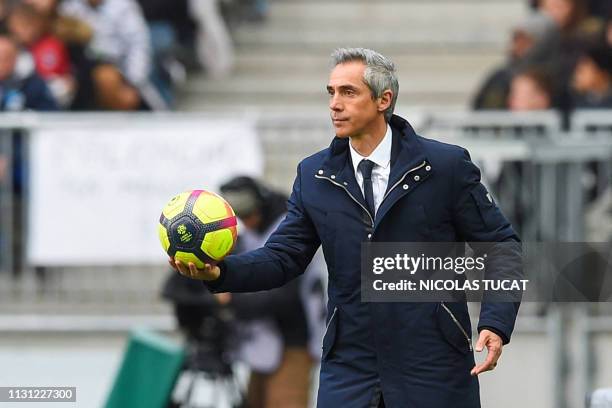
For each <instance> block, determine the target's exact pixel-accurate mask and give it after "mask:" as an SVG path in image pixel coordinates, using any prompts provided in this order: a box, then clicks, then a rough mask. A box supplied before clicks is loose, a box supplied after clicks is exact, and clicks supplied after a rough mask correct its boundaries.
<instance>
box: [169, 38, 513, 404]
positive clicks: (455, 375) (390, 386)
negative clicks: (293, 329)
mask: <svg viewBox="0 0 612 408" xmlns="http://www.w3.org/2000/svg"><path fill="white" fill-rule="evenodd" d="M332 61H333V69H332V71H331V74H330V77H329V82H328V84H327V92H328V93H329V108H330V115H331V120H332V123H333V126H334V129H335V133H336V137H335V138H334V140H333V141H332V143H331V145H330V147H329V148H327V149H324V150H322V151H320V152H318V153H316V154H314V155H312V156H310V157H308V158H306V159H304V160H303V161H302V162H301V163H300V164H299V165H298V169H297V177H296V179H295V183H294V185H293V192H292V194H291V197H290V198H289V201H288V213H287V216H286V217H285V219H284V221H283V222H282V223H281V224H280V225H279V227H278V229H277V230H276V231H275V232H274V233H273V234H272V235H271V236H270V238H269V239H268V241H267V242H266V244H265V245H264V246H263V247H262V248H260V249H257V250H255V251H252V252H249V253H246V254H242V255H237V256H228V257H227V258H226V259H225V260H223V261H222V262H220V263H219V264H218V265H214V264H207V265H205V267H204V269H197V268H196V267H195V265H193V264H191V263H190V264H188V265H184V264H181V263H180V262H178V261H175V260H173V259H171V260H170V263H171V265H172V266H173V267H175V268H176V269H177V270H178V271H179V272H181V273H182V274H184V275H185V276H188V277H191V278H194V279H200V280H203V281H204V284H205V285H206V286H207V287H208V288H209V289H210V290H211V291H213V292H252V291H260V290H267V289H272V288H275V287H278V286H280V285H283V284H284V283H286V282H288V281H289V280H291V279H293V278H295V277H296V276H298V275H299V274H301V273H303V272H304V270H305V269H306V267H307V266H308V263H309V262H310V260H311V259H312V257H313V255H314V253H315V252H316V250H317V248H318V247H319V246H322V247H323V253H324V255H325V260H326V263H327V266H328V271H329V286H328V294H329V302H328V323H327V329H326V333H325V336H324V339H323V350H322V361H321V373H320V386H319V393H318V400H317V405H318V406H319V407H322V408H327V407H331V408H338V407H342V408H353V407H354V408H370V407H374V408H375V407H385V406H386V407H392V408H396V407H397V408H412V407H415V408H448V407H453V408H476V407H480V397H479V386H478V380H477V375H478V374H480V373H482V372H485V371H488V370H492V369H494V368H495V366H496V364H497V359H498V358H499V356H500V354H501V349H502V346H503V344H506V343H508V342H509V341H510V336H511V334H512V331H513V328H514V322H515V319H516V314H517V312H518V306H519V305H518V303H491V302H483V303H482V307H481V313H480V321H479V324H478V332H479V333H480V334H479V337H478V341H477V343H476V346H475V347H474V348H473V347H472V338H471V325H470V318H469V315H468V312H467V304H466V303H465V302H428V303H417V302H405V303H401V302H396V303H387V302H380V303H379V302H372V303H367V302H362V301H361V279H360V278H361V275H360V270H361V246H362V244H363V243H367V242H454V241H459V242H464V241H467V242H487V243H494V244H493V246H494V247H495V246H496V245H497V243H498V242H502V241H509V242H511V243H517V242H518V241H519V239H518V237H517V235H516V233H515V232H514V230H513V229H512V227H511V226H510V224H509V223H508V221H507V220H506V218H505V217H504V216H503V215H502V213H501V212H500V210H499V209H498V208H497V206H496V204H495V202H494V201H493V200H492V198H491V196H490V194H489V193H488V192H487V190H486V188H485V187H484V186H483V185H482V184H481V183H480V171H479V170H478V168H477V167H476V166H475V165H474V164H473V163H472V162H471V160H470V157H469V155H468V153H467V151H466V150H465V149H463V148H461V147H458V146H452V145H448V144H444V143H440V142H436V141H433V140H429V139H425V138H423V137H421V136H418V135H417V134H416V133H415V132H414V130H413V129H412V127H411V126H410V124H409V123H408V122H407V121H406V120H404V119H402V118H400V117H399V116H396V115H393V110H394V106H395V101H396V100H397V95H398V91H399V86H398V81H397V78H396V74H395V68H394V66H393V63H391V61H389V60H388V59H387V58H386V57H384V56H382V55H381V54H379V53H377V52H374V51H372V50H367V49H362V48H347V49H338V50H336V51H335V52H334V53H333V55H332ZM515 255H516V256H518V257H520V253H517V254H515ZM488 262H489V264H488V265H487V266H488V269H491V270H492V271H493V272H494V273H498V274H500V275H504V274H505V276H508V275H507V273H508V267H509V265H505V264H502V263H499V262H493V260H491V259H489V261H488ZM487 273H488V272H487ZM490 276H492V275H490ZM485 347H486V348H487V349H488V354H487V358H486V360H485V361H484V362H483V363H481V364H478V365H476V364H475V361H474V355H473V351H474V349H476V351H482V350H483V348H485Z"/></svg>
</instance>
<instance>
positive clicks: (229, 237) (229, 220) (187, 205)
mask: <svg viewBox="0 0 612 408" xmlns="http://www.w3.org/2000/svg"><path fill="white" fill-rule="evenodd" d="M158 232H159V239H160V242H161V244H162V247H163V248H164V250H165V251H166V252H167V253H168V255H169V256H170V258H171V260H170V265H171V266H172V267H173V268H175V269H177V270H178V271H179V272H181V273H182V274H183V275H185V276H187V277H191V278H195V279H202V280H214V279H216V278H217V277H218V276H219V268H218V267H217V266H216V263H217V262H219V261H221V260H222V259H223V258H224V257H225V256H226V255H227V254H229V253H230V252H231V250H232V248H233V247H234V244H235V242H236V236H237V230H236V215H235V214H234V211H233V210H232V208H231V207H230V205H229V204H228V203H227V202H226V201H225V200H224V199H223V198H221V197H220V196H218V195H216V194H214V193H211V192H208V191H204V190H193V191H187V192H184V193H181V194H179V195H177V196H175V197H173V198H172V199H171V200H170V201H169V202H168V204H166V206H165V207H164V209H163V211H162V214H161V217H160V219H159V225H158Z"/></svg>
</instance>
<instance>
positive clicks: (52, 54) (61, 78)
mask: <svg viewBox="0 0 612 408" xmlns="http://www.w3.org/2000/svg"><path fill="white" fill-rule="evenodd" d="M8 26H9V29H10V32H11V34H12V35H13V36H14V37H15V39H16V40H17V41H18V42H19V44H21V45H22V46H23V47H24V48H25V49H27V50H28V51H29V52H30V54H31V55H32V57H33V59H34V65H35V68H36V72H37V73H38V75H40V77H41V78H43V79H44V80H45V81H46V82H47V85H48V86H49V89H50V90H51V93H52V94H53V96H54V97H55V100H56V101H58V103H59V104H60V105H61V106H62V107H68V106H69V104H70V102H71V101H72V97H73V96H74V92H75V88H76V83H75V80H74V77H73V75H72V71H71V65H70V57H69V55H68V50H67V49H66V47H65V46H64V44H63V43H62V42H61V41H60V40H59V39H58V38H57V37H55V36H54V35H53V34H52V32H51V28H52V19H51V18H50V17H49V16H48V15H47V14H44V13H42V12H40V11H39V10H37V9H36V8H34V7H33V6H32V5H30V4H27V3H18V4H16V5H15V6H14V7H13V8H12V9H11V11H10V14H9V18H8Z"/></svg>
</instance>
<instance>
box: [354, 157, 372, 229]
mask: <svg viewBox="0 0 612 408" xmlns="http://www.w3.org/2000/svg"><path fill="white" fill-rule="evenodd" d="M373 168H374V162H373V161H370V160H368V159H363V160H362V161H361V162H360V163H359V165H358V166H357V170H359V171H360V172H361V175H362V176H363V195H364V197H365V200H366V204H367V205H368V209H369V210H370V214H371V215H372V217H374V214H375V208H376V207H374V189H373V187H372V169H373Z"/></svg>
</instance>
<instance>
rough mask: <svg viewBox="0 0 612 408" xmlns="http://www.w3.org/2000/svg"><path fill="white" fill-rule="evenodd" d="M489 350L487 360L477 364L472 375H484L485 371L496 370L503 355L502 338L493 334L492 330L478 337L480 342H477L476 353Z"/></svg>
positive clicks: (483, 332)
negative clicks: (485, 349) (484, 349)
mask: <svg viewBox="0 0 612 408" xmlns="http://www.w3.org/2000/svg"><path fill="white" fill-rule="evenodd" d="M484 347H486V348H487V358H486V360H485V361H484V362H482V363H481V364H476V365H475V366H474V368H472V371H471V372H470V374H472V375H478V374H480V373H484V372H485V371H491V370H494V369H495V367H496V366H497V360H499V356H501V353H502V347H503V341H502V339H501V337H499V336H498V335H497V334H495V333H493V332H492V331H490V330H487V329H484V330H482V331H481V332H480V336H478V341H477V342H476V351H477V352H479V353H480V352H481V351H482V350H483V348H484Z"/></svg>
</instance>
